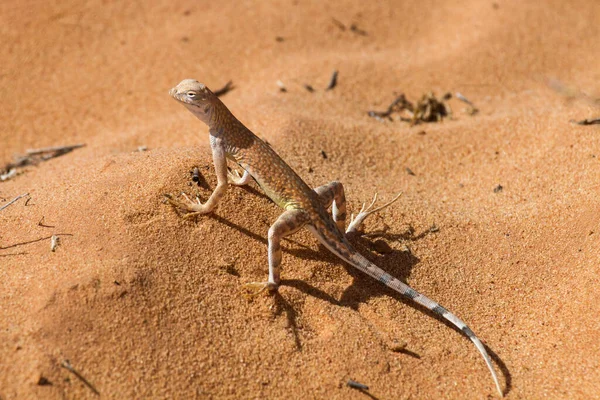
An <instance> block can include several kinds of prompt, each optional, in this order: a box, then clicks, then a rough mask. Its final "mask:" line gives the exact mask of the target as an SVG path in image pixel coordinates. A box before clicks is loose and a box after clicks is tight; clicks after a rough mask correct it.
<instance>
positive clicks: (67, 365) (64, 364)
mask: <svg viewBox="0 0 600 400" xmlns="http://www.w3.org/2000/svg"><path fill="white" fill-rule="evenodd" d="M60 366H61V367H63V368H64V369H66V370H67V371H69V372H71V373H72V374H73V375H75V376H76V377H77V378H79V379H80V380H81V382H83V383H85V385H86V386H87V387H89V388H90V389H91V391H92V392H94V393H95V394H97V395H98V396H100V392H99V391H98V389H96V388H95V387H94V385H92V384H91V383H90V382H89V381H88V380H87V379H85V378H84V377H83V375H81V374H80V373H79V371H77V370H76V369H75V368H73V366H72V365H71V362H70V361H69V360H64V361H63V362H62V363H60Z"/></svg>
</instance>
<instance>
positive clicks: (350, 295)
mask: <svg viewBox="0 0 600 400" xmlns="http://www.w3.org/2000/svg"><path fill="white" fill-rule="evenodd" d="M243 189H245V190H247V191H248V192H250V193H252V194H254V195H256V196H259V197H262V198H265V199H268V197H267V196H266V195H265V194H264V193H262V192H260V191H258V190H256V189H254V188H252V187H249V186H247V185H246V186H244V187H243ZM212 216H213V218H215V219H216V220H218V221H219V222H221V223H223V224H225V225H227V226H229V227H231V228H234V229H237V230H239V231H240V232H242V233H244V234H245V235H247V236H249V237H251V238H253V239H255V240H257V241H259V242H261V243H263V244H265V245H266V244H268V240H267V239H266V238H264V237H263V236H262V235H259V234H256V233H254V232H251V231H250V230H248V229H246V228H244V227H242V226H240V225H237V224H235V223H233V222H231V221H228V220H227V219H225V218H223V217H220V216H218V215H215V214H213V215H212ZM431 233H434V231H433V230H431V229H429V230H425V231H423V232H421V233H418V234H415V233H414V230H413V229H412V228H410V229H409V230H407V231H405V232H400V233H390V232H387V231H375V232H370V233H367V234H364V235H361V236H356V237H354V238H351V239H350V241H351V243H352V244H353V245H354V246H355V247H356V250H357V251H358V252H359V253H361V254H362V255H364V256H365V257H366V258H367V259H369V261H371V262H373V263H374V264H376V265H378V266H379V267H382V269H384V270H385V271H386V272H388V273H389V274H391V275H392V276H394V277H395V278H397V279H400V280H401V281H403V282H406V279H407V278H408V277H409V276H410V273H411V271H412V268H413V267H414V266H415V265H416V264H417V263H419V262H420V259H419V258H417V257H416V256H414V255H413V254H412V253H410V251H408V252H407V251H400V250H393V249H389V250H390V251H389V252H387V254H384V255H381V256H375V257H376V258H375V259H374V256H373V254H372V252H371V248H372V247H373V242H372V241H371V239H375V238H385V239H387V240H389V241H398V240H404V241H416V240H420V239H422V238H424V237H426V236H427V235H429V234H431ZM285 240H286V241H288V242H291V243H294V244H295V245H297V246H298V247H300V248H298V249H285V248H283V251H284V252H286V253H288V254H291V255H293V256H295V257H298V258H301V259H307V260H312V261H328V262H332V263H335V264H339V265H342V266H344V268H345V269H346V270H347V271H348V273H349V274H350V275H351V276H352V277H353V279H354V281H353V282H352V284H351V285H350V286H349V287H348V288H346V290H345V291H344V293H343V294H342V296H341V298H340V299H339V300H337V299H336V298H334V297H333V296H331V295H329V294H328V293H326V292H324V291H322V290H320V289H317V288H316V287H314V286H311V285H309V284H308V283H306V282H305V281H301V280H294V279H291V280H290V279H288V280H282V282H281V283H282V284H283V285H287V286H291V287H294V288H296V289H298V290H300V291H302V292H304V293H306V294H307V295H310V296H314V297H316V298H319V299H322V300H325V301H328V302H330V303H331V304H334V305H337V306H343V307H349V308H351V309H353V310H357V309H358V307H359V305H360V304H361V303H365V302H367V301H368V300H369V299H370V298H372V297H380V296H381V295H384V294H385V295H388V296H390V297H393V298H394V299H396V300H398V301H400V302H402V303H403V304H406V305H408V306H410V307H413V308H415V309H417V310H419V311H420V312H422V313H423V314H425V315H427V316H429V317H431V318H434V319H436V320H438V321H439V322H442V323H443V324H445V325H446V326H447V327H449V328H451V329H453V330H455V331H457V332H459V333H460V334H461V336H463V337H465V339H467V340H468V338H467V336H465V335H464V333H463V332H462V331H461V330H460V329H458V328H456V327H455V326H454V325H453V324H452V323H450V322H449V321H447V320H446V319H444V318H442V317H440V316H439V315H438V314H436V313H434V312H432V311H431V310H429V309H427V308H425V307H423V306H421V305H419V304H417V303H414V302H413V301H411V300H408V299H406V298H405V297H404V296H402V295H400V294H399V293H397V292H396V291H394V290H392V289H390V288H388V287H387V286H384V285H382V284H381V283H380V282H377V281H375V280H373V279H372V278H371V277H369V276H367V275H365V274H363V273H361V272H360V271H358V270H357V269H356V268H353V267H352V266H350V265H348V264H347V263H345V262H343V261H342V260H340V259H339V258H338V257H336V256H335V255H333V254H332V253H330V252H329V251H322V250H325V248H324V246H322V245H319V250H313V249H312V248H309V247H308V246H306V245H303V244H301V243H299V242H297V241H294V240H292V239H291V238H289V237H288V238H285ZM275 299H276V305H277V307H278V310H279V311H278V312H283V311H285V312H286V316H287V319H288V322H289V326H290V327H292V331H293V333H294V340H295V345H296V347H297V348H298V349H301V347H302V344H301V341H300V337H299V334H298V331H297V324H296V320H297V312H296V311H295V310H294V308H293V306H292V305H291V304H290V303H288V302H287V301H286V300H285V299H284V298H283V297H282V296H281V295H279V294H278V293H277V294H276V297H275ZM484 346H485V348H486V350H487V351H488V353H489V354H490V357H491V359H492V360H493V361H494V363H495V364H496V365H497V366H498V367H499V369H500V371H501V373H502V375H503V376H504V379H505V389H504V394H505V395H506V394H508V393H509V392H510V391H511V389H512V376H511V374H510V371H509V370H508V368H507V366H506V364H505V363H504V362H503V361H502V359H501V358H500V357H499V356H498V355H497V354H496V353H495V352H494V351H493V350H491V349H490V348H489V347H488V346H487V345H485V344H484ZM401 353H403V354H406V355H408V356H411V357H414V358H420V355H419V354H417V353H415V352H412V351H410V350H408V349H404V351H401Z"/></svg>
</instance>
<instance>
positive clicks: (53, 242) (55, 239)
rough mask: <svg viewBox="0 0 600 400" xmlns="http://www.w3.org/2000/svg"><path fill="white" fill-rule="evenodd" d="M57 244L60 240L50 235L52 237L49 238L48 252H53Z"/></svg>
mask: <svg viewBox="0 0 600 400" xmlns="http://www.w3.org/2000/svg"><path fill="white" fill-rule="evenodd" d="M59 244H60V238H59V237H58V236H56V235H52V237H51V238H50V251H52V252H55V251H56V248H57V247H58V245H59Z"/></svg>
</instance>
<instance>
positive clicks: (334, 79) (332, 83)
mask: <svg viewBox="0 0 600 400" xmlns="http://www.w3.org/2000/svg"><path fill="white" fill-rule="evenodd" d="M337 76H338V71H337V70H335V71H333V74H331V79H330V80H329V85H327V88H325V90H331V89H333V88H334V87H335V86H336V85H337Z"/></svg>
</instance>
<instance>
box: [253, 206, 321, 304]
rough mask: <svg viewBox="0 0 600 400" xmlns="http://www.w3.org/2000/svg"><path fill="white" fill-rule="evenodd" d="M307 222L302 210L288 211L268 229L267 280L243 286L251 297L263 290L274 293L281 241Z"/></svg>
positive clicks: (307, 218) (278, 270) (278, 272)
mask: <svg viewBox="0 0 600 400" xmlns="http://www.w3.org/2000/svg"><path fill="white" fill-rule="evenodd" d="M308 222H309V217H308V215H307V214H306V213H305V212H304V211H303V210H288V211H285V212H284V213H283V214H281V215H280V216H279V218H277V221H275V223H274V224H273V225H271V228H269V280H268V281H267V282H251V283H248V284H246V285H244V286H245V288H246V290H247V291H248V292H250V293H249V294H251V295H257V294H259V293H261V292H263V291H264V290H265V289H269V290H270V291H274V290H276V289H277V287H278V286H279V282H280V268H279V267H280V265H281V239H283V238H284V237H286V236H289V235H291V234H293V233H295V232H296V231H297V230H298V229H300V228H302V227H303V226H304V225H306V223H308Z"/></svg>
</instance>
